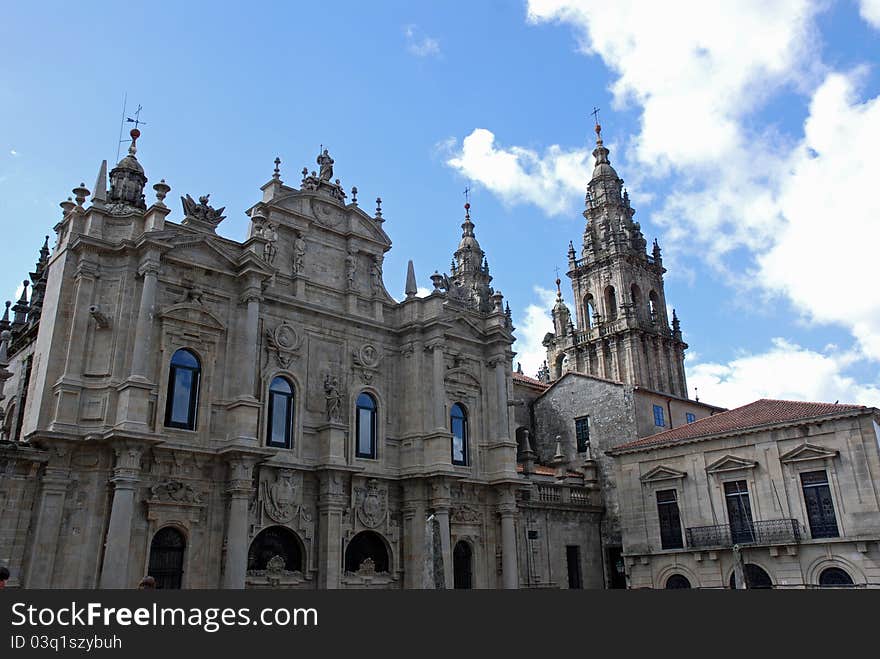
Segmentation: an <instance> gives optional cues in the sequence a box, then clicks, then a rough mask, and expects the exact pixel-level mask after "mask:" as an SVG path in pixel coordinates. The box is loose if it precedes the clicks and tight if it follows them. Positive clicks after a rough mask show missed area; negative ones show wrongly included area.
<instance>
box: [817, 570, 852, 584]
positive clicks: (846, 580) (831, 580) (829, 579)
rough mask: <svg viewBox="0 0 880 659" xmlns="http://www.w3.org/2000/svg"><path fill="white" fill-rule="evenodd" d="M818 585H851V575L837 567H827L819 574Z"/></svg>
mask: <svg viewBox="0 0 880 659" xmlns="http://www.w3.org/2000/svg"><path fill="white" fill-rule="evenodd" d="M819 585H820V586H853V585H855V584H853V580H852V577H851V576H849V574H847V573H846V572H845V571H844V570H841V569H840V568H839V567H827V568H825V569H824V570H822V574H820V575H819Z"/></svg>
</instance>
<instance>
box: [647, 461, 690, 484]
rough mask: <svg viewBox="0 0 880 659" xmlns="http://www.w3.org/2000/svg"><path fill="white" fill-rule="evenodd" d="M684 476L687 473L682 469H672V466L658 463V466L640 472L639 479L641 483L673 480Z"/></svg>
mask: <svg viewBox="0 0 880 659" xmlns="http://www.w3.org/2000/svg"><path fill="white" fill-rule="evenodd" d="M685 476H687V474H686V473H685V472H683V471H679V470H678V469H673V468H672V467H665V466H663V465H660V466H658V467H654V468H653V469H651V470H650V471H648V472H647V473H644V474H642V475H641V476H640V477H639V480H640V481H642V482H643V483H653V482H656V481H668V480H675V479H679V478H684V477H685Z"/></svg>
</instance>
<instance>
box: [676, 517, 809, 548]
mask: <svg viewBox="0 0 880 659" xmlns="http://www.w3.org/2000/svg"><path fill="white" fill-rule="evenodd" d="M685 533H686V535H687V545H688V548H689V549H710V548H713V547H732V546H733V545H736V544H738V545H790V544H797V543H799V542H800V541H801V528H800V524H799V523H798V521H797V520H796V519H767V520H761V521H757V522H750V523H748V524H746V525H737V526H735V527H731V525H730V524H718V525H716V526H695V527H692V528H689V529H686V530H685Z"/></svg>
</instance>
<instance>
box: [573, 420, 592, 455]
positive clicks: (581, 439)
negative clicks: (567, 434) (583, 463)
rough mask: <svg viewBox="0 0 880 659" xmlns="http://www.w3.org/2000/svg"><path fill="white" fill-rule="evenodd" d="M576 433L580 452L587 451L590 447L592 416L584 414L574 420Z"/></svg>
mask: <svg viewBox="0 0 880 659" xmlns="http://www.w3.org/2000/svg"><path fill="white" fill-rule="evenodd" d="M574 434H575V438H576V439H577V450H578V453H586V452H587V450H588V449H589V447H590V417H588V416H582V417H581V418H580V419H575V420H574Z"/></svg>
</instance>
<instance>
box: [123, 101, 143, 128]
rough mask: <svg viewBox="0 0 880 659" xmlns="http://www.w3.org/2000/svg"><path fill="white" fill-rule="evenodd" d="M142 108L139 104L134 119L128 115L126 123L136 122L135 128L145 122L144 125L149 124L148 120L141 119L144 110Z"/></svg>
mask: <svg viewBox="0 0 880 659" xmlns="http://www.w3.org/2000/svg"><path fill="white" fill-rule="evenodd" d="M142 109H143V108H142V107H141V106H140V104H138V109H137V110H135V111H134V119H132V118H131V117H128V118H127V119H126V120H125V121H126V123H129V124H134V127H135V128H137V127H138V126H139V125H140V124H143V125H144V126H146V125H147V122H146V121H141V110H142Z"/></svg>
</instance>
